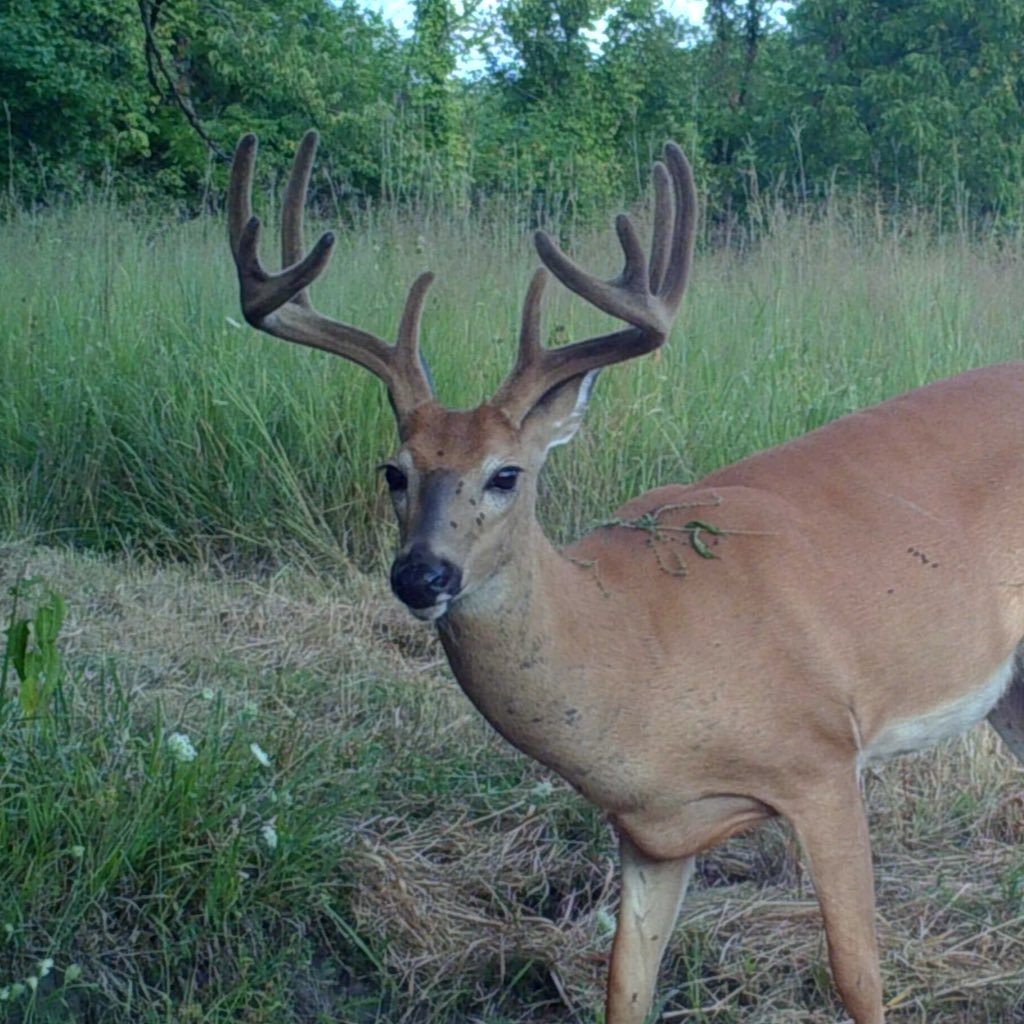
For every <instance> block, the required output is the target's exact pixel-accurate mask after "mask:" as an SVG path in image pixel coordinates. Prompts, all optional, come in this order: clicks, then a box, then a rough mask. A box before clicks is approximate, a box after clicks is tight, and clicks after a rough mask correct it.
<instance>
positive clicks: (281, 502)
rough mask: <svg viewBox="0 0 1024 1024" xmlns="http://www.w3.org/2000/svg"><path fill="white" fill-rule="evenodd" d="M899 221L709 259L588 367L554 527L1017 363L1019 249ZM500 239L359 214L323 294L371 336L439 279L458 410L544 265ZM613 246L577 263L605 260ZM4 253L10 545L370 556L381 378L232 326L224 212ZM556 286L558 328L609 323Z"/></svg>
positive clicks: (79, 223) (378, 492) (788, 222)
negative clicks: (886, 400) (958, 375)
mask: <svg viewBox="0 0 1024 1024" xmlns="http://www.w3.org/2000/svg"><path fill="white" fill-rule="evenodd" d="M907 234H908V232H906V231H904V232H903V233H902V234H901V233H900V232H898V231H897V230H896V229H895V228H891V227H890V228H888V229H887V228H885V227H884V226H880V225H877V224H875V223H874V222H867V223H865V222H862V221H858V220H857V219H855V218H854V217H852V216H848V217H840V216H839V215H833V216H831V217H829V218H825V219H824V220H821V221H814V220H812V219H810V218H808V217H793V216H787V215H785V214H783V213H780V214H778V215H777V217H776V223H775V225H774V228H773V231H772V233H771V235H770V236H769V237H768V238H767V240H765V241H763V242H762V243H761V244H759V245H758V246H755V247H752V248H750V249H749V250H746V251H741V252H739V253H736V252H731V253H723V252H718V253H712V254H709V255H705V256H704V257H702V258H701V260H700V261H699V264H698V268H697V272H696V275H695V280H694V282H693V287H692V294H691V295H690V296H688V298H687V300H686V302H685V304H684V310H683V314H682V316H681V319H680V323H679V326H678V328H677V331H676V337H675V338H674V339H673V342H672V344H671V346H670V347H668V348H667V349H666V350H665V351H664V352H663V354H662V355H661V357H660V358H657V357H656V358H653V359H649V360H646V361H642V362H640V363H637V364H636V365H629V366H622V367H616V368H614V369H612V370H609V371H608V372H607V373H606V374H604V378H603V380H602V381H601V384H600V386H599V389H598V395H597V399H596V403H595V407H594V408H593V409H592V410H591V412H590V414H589V416H588V423H587V428H586V433H585V435H584V436H582V437H581V438H579V439H578V440H577V442H576V443H574V445H572V446H570V447H569V448H567V449H566V450H564V451H560V452H558V453H556V456H557V457H556V458H554V459H553V460H552V466H551V472H550V474H549V495H550V500H548V501H547V502H546V503H545V505H544V509H545V515H546V516H547V521H548V524H549V525H550V527H551V528H552V529H553V531H554V532H555V533H556V534H557V535H559V536H562V537H565V536H570V535H573V534H576V533H578V532H579V530H580V529H581V528H583V527H584V526H585V525H586V524H589V523H591V522H593V521H595V520H596V519H599V518H602V517H605V516H607V514H608V512H609V510H611V509H612V508H614V507H615V506H616V505H617V504H619V503H620V502H621V501H623V500H625V499H626V498H628V497H631V496H632V495H634V494H636V493H639V492H640V491H642V490H644V489H646V488H647V487H649V486H651V485H652V484H656V483H664V482H666V481H668V480H680V479H690V478H694V477H696V476H699V475H702V474H703V473H706V472H707V471H709V470H710V469H712V468H715V467H717V466H720V465H722V464H724V463H726V462H729V461H732V460H734V459H736V458H738V457H739V456H741V455H743V454H746V453H747V452H749V451H750V450H752V449H756V448H760V447H765V446H767V445H771V444H774V443H777V442H779V441H781V440H783V439H785V438H787V437H790V436H793V435H794V434H799V433H802V432H803V431H805V430H807V429H808V428H810V427H812V426H816V425H818V424H819V423H821V422H823V421H825V420H827V419H831V418H833V417H835V416H837V415H839V414H841V413H843V412H847V411H849V410H851V409H854V408H857V407H860V406H863V405H867V404H870V403H872V402H874V401H877V400H878V399H880V398H882V397H885V396H886V395H889V394H892V393H896V392H899V391H902V390H906V389H907V388H909V387H911V386H914V385H916V384H919V383H922V382H923V381H926V380H929V379H933V378H936V377H941V376H944V375H946V374H949V373H952V372H955V371H956V370H959V369H962V368H964V367H966V366H969V365H975V364H979V363H990V362H995V361H998V360H1000V359H1005V358H1011V357H1016V356H1019V355H1020V352H1021V341H1020V329H1019V325H1020V323H1021V322H1022V321H1024V291H1022V289H1021V288H1020V287H1019V280H1020V278H1021V270H1022V251H1024V250H1022V248H1021V246H1020V245H1019V244H1017V243H1016V242H1012V241H1011V242H1007V241H1000V240H998V239H992V238H990V239H983V240H980V241H972V240H970V239H965V238H953V239H939V240H935V239H933V238H930V237H929V236H928V235H927V232H925V231H924V229H923V228H922V229H921V230H920V232H919V233H918V234H909V237H904V235H907ZM511 235H512V232H511V231H510V230H509V228H508V227H507V226H504V225H502V224H500V223H499V222H497V221H495V222H487V221H474V220H472V219H469V218H468V217H462V216H456V217H453V218H452V219H451V220H450V221H443V220H439V219H434V220H431V219H427V218H425V219H424V220H423V221H422V222H417V221H414V220H409V219H408V218H405V219H403V218H400V217H399V216H398V215H397V214H391V215H387V216H386V215H384V214H380V215H378V216H372V217H371V216H367V218H366V219H365V221H364V222H362V223H359V224H357V225H355V226H353V228H352V229H351V231H349V232H348V233H346V234H345V235H344V238H343V241H342V242H341V243H340V244H339V249H340V250H341V251H339V252H338V253H337V255H336V256H335V260H334V264H333V266H332V267H331V268H330V269H329V270H328V272H327V274H326V275H325V279H324V281H323V282H322V284H321V285H320V286H319V289H318V292H317V301H318V302H319V304H320V305H321V306H322V307H323V308H324V309H325V310H326V311H328V312H331V313H334V314H335V315H340V316H344V317H345V318H347V319H349V320H350V321H352V322H355V323H358V324H360V325H361V326H364V327H366V328H367V329H369V330H372V331H375V332H377V333H379V334H381V335H383V336H385V337H389V336H391V335H392V334H393V332H394V330H395V327H396V322H397V318H398V315H399V312H400V310H401V303H402V300H403V298H404V292H405V289H406V287H407V286H408V284H409V283H410V282H411V281H412V279H413V278H414V277H415V275H416V274H417V273H418V272H419V271H421V270H422V269H424V268H425V267H433V268H434V269H435V270H436V271H437V272H438V278H439V280H438V283H437V284H436V285H435V286H434V289H433V294H432V297H431V299H430V300H429V302H428V307H427V313H426V323H425V328H424V344H425V347H426V350H427V352H428V354H429V356H430V359H431V362H432V364H433V366H434V371H435V375H436V377H437V380H438V384H439V391H440V394H441V396H442V397H443V398H444V399H445V400H446V401H448V402H449V403H450V404H455V405H460V404H462V405H467V404H475V403H476V402H478V401H479V400H481V399H482V398H483V397H484V396H485V395H487V394H488V393H489V392H490V391H492V390H493V388H494V387H495V386H496V385H497V383H498V382H499V381H500V380H501V378H502V377H503V376H504V374H505V373H506V372H507V370H508V369H509V368H510V367H511V364H512V359H513V350H514V338H515V336H516V332H517V329H518V309H519V304H520V302H521V299H522V296H523V294H524V292H525V284H526V281H527V279H528V277H529V273H530V270H531V267H532V265H533V262H534V258H533V257H531V255H530V253H529V247H528V242H527V239H526V238H525V236H524V237H519V238H517V239H516V241H515V243H514V244H513V241H512V238H511ZM611 235H612V233H611V231H606V232H603V233H601V234H600V235H599V236H594V237H590V238H584V239H581V240H580V241H579V244H578V246H577V247H576V248H577V249H578V250H579V251H580V252H581V253H582V255H583V258H584V259H585V260H586V262H587V263H588V264H589V265H592V266H594V267H596V268H602V267H606V268H608V269H609V270H611V269H613V265H614V264H613V255H612V254H613V241H612V237H611ZM268 248H269V247H268ZM268 258H271V257H269V254H268ZM0 261H2V262H3V265H4V266H5V267H7V268H9V269H8V287H9V293H10V295H11V296H12V297H13V298H12V301H10V302H8V303H5V304H3V305H2V307H0V337H3V338H4V344H3V346H2V347H0V380H2V381H3V385H2V387H0V531H2V532H3V533H4V534H6V535H9V536H34V537H37V538H41V539H46V540H48V541H56V542H62V543H72V544H76V545H86V546H89V547H91V548H99V549H104V550H128V551H139V552H144V553H149V554H154V555H159V556H167V555H170V556H173V557H183V558H187V559H190V560H196V559H211V558H212V559H214V560H217V561H221V562H232V563H234V562H247V563H252V562H253V561H254V560H264V561H266V560H270V561H272V562H277V563H280V562H283V561H287V560H289V559H292V558H294V557H295V556H296V555H297V554H300V553H301V554H302V556H303V557H305V558H307V559H311V560H313V561H314V562H315V563H316V564H328V565H336V564H339V563H344V562H346V561H348V560H349V559H354V560H355V561H356V562H357V563H359V564H363V565H365V564H368V563H370V562H373V561H374V560H375V559H378V558H379V554H380V552H381V551H382V550H386V548H387V546H388V540H387V533H386V531H383V530H382V527H381V525H380V524H381V522H382V521H386V520H387V516H388V514H387V511H386V500H385V498H384V496H383V494H382V489H381V487H380V486H379V484H378V482H377V480H376V474H375V468H374V467H375V466H376V465H378V464H379V463H380V462H381V461H382V460H383V459H384V458H386V457H387V456H388V455H389V454H390V450H391V446H392V444H393V443H394V441H393V426H392V423H391V414H390V410H389V409H388V407H387V402H386V400H385V399H384V396H383V395H382V393H381V392H382V390H383V389H382V388H381V386H380V385H379V383H378V382H377V381H375V380H373V379H372V378H371V377H370V376H369V375H368V374H366V373H365V372H363V371H361V370H359V369H358V368H357V367H354V366H350V365H348V364H345V363H344V362H343V361H342V360H338V359H332V358H331V357H329V356H327V355H325V354H323V353H318V352H310V351H308V350H299V349H296V348H295V347H293V346H289V345H283V344H279V343H276V342H274V341H273V340H272V339H268V338H266V337H265V336H260V335H258V334H256V333H254V332H252V331H250V330H249V329H248V328H242V327H239V326H237V321H238V319H239V313H238V309H237V299H236V295H235V292H236V288H235V285H234V283H233V281H232V279H231V273H232V270H231V267H230V265H229V263H230V261H229V259H228V256H227V247H226V243H225V240H224V237H223V229H222V227H221V226H220V225H219V224H217V223H214V222H212V221H209V220H199V221H194V222H191V223H187V224H176V225H166V224H163V225H161V224H153V223H149V222H147V221H145V220H144V219H139V218H132V217H130V216H126V215H125V214H124V212H123V211H119V210H117V209H116V208H111V207H105V206H97V207H92V208H87V209H78V210H73V211H58V212H56V213H47V214H39V215H35V216H28V215H25V216H23V217H22V218H21V219H19V220H17V221H15V222H13V223H9V224H6V225H4V226H3V229H2V230H0ZM55 283H56V284H55ZM58 285H59V286H58ZM551 292H552V293H553V295H552V301H551V302H550V304H549V306H550V308H549V312H548V317H547V320H546V326H547V331H548V334H549V336H550V337H551V338H552V339H554V340H556V341H557V340H564V339H567V338H574V337H580V336H585V335H586V334H587V333H590V332H593V331H596V330H598V329H601V328H602V327H603V326H604V325H603V323H602V321H601V318H600V315H599V314H596V313H594V314H592V313H591V312H590V311H589V310H587V309H585V308H582V307H581V305H580V304H577V303H572V302H570V301H569V300H568V299H566V297H565V296H564V295H561V294H559V289H555V288H553V289H551Z"/></svg>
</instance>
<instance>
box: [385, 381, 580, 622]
mask: <svg viewBox="0 0 1024 1024" xmlns="http://www.w3.org/2000/svg"><path fill="white" fill-rule="evenodd" d="M596 376H597V374H596V372H592V373H589V374H585V375H583V376H581V377H577V378H574V379H572V380H570V381H567V382H565V383H563V384H561V385H559V386H557V387H555V388H552V389H551V391H550V392H548V393H547V394H545V395H544V396H542V397H541V399H540V400H539V401H537V402H536V403H535V404H534V405H533V406H532V407H531V408H530V409H529V410H528V412H527V414H526V416H525V417H523V419H522V422H520V423H516V422H514V420H513V419H512V417H511V416H510V414H509V411H508V410H506V409H503V408H501V407H500V406H498V405H495V404H493V403H486V404H484V405H481V406H479V407H478V408H476V409H472V410H469V411H453V410H448V409H444V408H442V407H441V406H439V405H437V404H435V403H427V404H424V405H421V406H419V407H418V408H417V409H415V410H414V411H413V413H412V415H411V416H410V417H408V419H407V420H406V421H405V422H404V423H403V424H402V433H403V435H404V436H405V438H406V440H405V443H404V444H403V445H402V447H401V448H400V449H399V450H398V452H397V453H396V454H395V456H394V457H393V458H392V459H391V460H390V461H389V462H388V463H386V464H385V465H384V467H383V472H384V478H385V481H386V483H387V486H388V489H389V490H390V492H391V500H392V504H393V505H394V509H395V515H396V516H397V518H398V526H399V531H400V547H399V551H398V554H397V555H396V557H395V560H394V562H393V563H392V566H391V587H392V589H393V590H394V592H395V595H396V596H397V597H398V598H399V600H401V601H402V602H403V603H404V604H405V605H406V606H407V607H408V608H409V610H410V611H411V612H412V613H413V615H415V616H417V618H421V619H425V620H434V619H438V618H440V617H441V616H442V615H444V614H445V612H447V611H448V609H449V607H450V605H451V604H452V602H454V601H457V600H459V599H460V598H462V597H464V596H466V595H468V594H470V593H472V592H474V591H476V590H477V589H479V588H480V587H482V586H483V585H484V584H486V583H487V582H488V581H493V580H495V579H496V578H499V577H500V576H501V573H502V571H503V570H504V569H505V568H506V567H507V566H508V565H509V564H510V563H511V562H513V561H514V560H515V559H516V558H517V557H518V556H519V555H521V554H522V553H523V552H524V551H525V550H526V549H527V548H528V537H529V527H530V524H532V523H533V521H534V508H535V506H536V500H537V479H538V476H539V474H540V471H541V468H542V467H543V464H544V461H545V458H546V456H547V453H548V451H549V450H550V449H551V448H552V447H553V446H554V445H556V444H563V443H565V442H566V441H568V440H569V439H570V438H571V437H572V436H573V434H574V433H575V432H576V429H577V428H578V426H579V423H580V421H581V419H582V416H583V412H584V410H585V408H586V403H587V398H588V396H589V394H590V390H591V385H592V382H593V380H594V378H595V377H596Z"/></svg>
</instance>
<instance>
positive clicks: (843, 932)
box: [786, 767, 884, 1024]
mask: <svg viewBox="0 0 1024 1024" xmlns="http://www.w3.org/2000/svg"><path fill="white" fill-rule="evenodd" d="M834 781H835V784H834V785H833V786H830V787H826V788H823V789H820V790H817V791H815V792H814V793H812V794H810V795H809V796H808V798H807V799H805V800H804V801H803V802H802V803H801V804H800V805H799V807H797V808H796V809H795V811H794V812H793V813H790V812H789V811H787V812H786V816H787V817H788V818H789V820H790V821H791V822H792V824H793V827H794V828H795V829H796V833H797V837H798V838H799V840H800V844H801V846H802V847H803V851H804V856H805V858H806V861H807V866H808V868H809V870H810V874H811V877H812V879H813V880H814V888H815V892H816V893H817V897H818V903H819V904H820V906H821V915H822V918H823V920H824V923H825V937H826V939H827V941H828V953H829V961H830V963H831V965H832V976H833V979H834V981H835V985H836V988H837V989H838V991H839V995H840V997H841V998H842V1000H843V1004H844V1005H845V1006H846V1009H847V1011H848V1012H849V1014H850V1016H851V1017H852V1018H853V1021H854V1024H882V1022H883V1021H884V1013H883V1010H882V981H881V971H880V969H879V964H878V941H877V939H876V936H875V894H874V876H873V872H872V867H871V843H870V838H869V836H868V826H867V818H866V816H865V813H864V804H863V801H862V799H861V795H860V786H859V784H858V781H857V776H856V773H855V772H854V770H853V769H852V767H851V769H850V771H849V775H848V777H847V778H844V779H842V780H834Z"/></svg>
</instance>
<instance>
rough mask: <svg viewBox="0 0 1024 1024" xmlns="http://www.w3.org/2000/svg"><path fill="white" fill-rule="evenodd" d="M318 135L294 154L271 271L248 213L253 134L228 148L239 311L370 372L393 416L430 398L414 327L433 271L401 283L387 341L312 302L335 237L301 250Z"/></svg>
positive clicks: (230, 230)
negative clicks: (395, 325) (404, 286)
mask: <svg viewBox="0 0 1024 1024" xmlns="http://www.w3.org/2000/svg"><path fill="white" fill-rule="evenodd" d="M318 142H319V136H318V135H317V133H316V132H315V131H310V132H307V133H306V135H305V137H304V138H303V140H302V143H301V144H300V146H299V149H298V152H297V153H296V154H295V163H294V165H293V167H292V173H291V176H290V177H289V179H288V187H287V189H286V191H285V198H284V207H283V209H282V211H281V264H282V268H283V269H282V270H280V271H279V272H278V273H270V272H268V271H267V270H265V269H264V268H263V265H262V264H261V263H260V257H259V241H260V220H259V218H258V217H254V216H253V213H252V172H253V165H254V164H255V161H256V136H255V135H244V136H242V138H241V140H240V141H239V143H238V146H237V148H236V149H235V159H234V162H233V163H232V165H231V184H230V186H229V189H228V238H229V241H230V243H231V252H232V254H233V255H234V257H235V266H236V267H237V268H238V283H239V287H240V291H241V300H242V313H243V314H244V316H245V319H246V320H247V321H248V322H249V323H250V324H252V326H253V327H256V328H258V329H259V330H261V331H266V333H267V334H272V335H274V336H275V337H277V338H283V339H284V340H285V341H294V342H297V343H298V344H300V345H309V346H310V347H311V348H319V349H323V350H324V351H325V352H333V353H334V354H335V355H339V356H343V357H344V358H345V359H350V360H351V361H352V362H354V363H358V364H359V365H360V366H363V367H365V368H366V369H367V370H369V371H370V372H371V373H373V374H376V376H378V377H380V379H381V380H383V381H384V383H385V384H386V385H387V387H388V392H389V394H390V396H391V402H392V405H393V406H394V408H395V412H396V414H397V415H398V418H399V420H401V419H402V417H403V416H404V415H405V414H406V413H408V412H409V411H411V410H412V409H413V408H414V407H415V406H417V405H419V404H420V403H421V402H425V401H428V400H429V399H430V398H432V390H431V387H430V382H429V379H428V378H427V375H426V372H425V371H424V368H423V365H422V363H421V360H420V352H419V333H420V316H421V314H422V312H423V302H424V300H425V298H426V294H427V289H428V288H429V287H430V284H431V282H432V281H433V279H434V275H433V274H430V273H426V274H421V275H420V276H419V277H418V278H417V279H416V280H415V281H414V282H413V285H412V287H411V288H410V289H409V295H408V297H407V298H406V301H405V310H404V312H403V314H402V321H401V325H400V327H399V330H398V342H397V344H395V345H389V344H388V343H387V342H385V341H383V340H382V339H381V338H378V337H376V336H375V335H372V334H368V333H367V332H366V331H362V330H360V329H359V328H358V327H352V326H350V325H349V324H345V323H342V322H341V321H339V320H333V319H331V318H330V317H327V316H324V315H323V314H322V313H319V312H317V310H316V309H314V308H313V304H312V303H311V302H310V299H309V291H308V288H309V285H310V284H311V283H312V282H313V281H315V280H316V278H317V277H319V276H320V274H321V272H322V271H323V270H324V268H325V267H326V266H327V264H328V263H329V262H330V259H331V253H332V251H333V249H334V241H335V239H334V235H333V234H332V233H331V232H326V233H325V234H323V235H321V236H320V239H319V241H318V242H317V243H316V245H314V246H313V248H312V249H311V250H310V252H309V253H308V255H307V254H305V253H304V243H303V207H304V206H305V203H306V190H307V188H308V185H309V176H310V172H311V170H312V167H313V158H314V157H315V155H316V148H317V143H318Z"/></svg>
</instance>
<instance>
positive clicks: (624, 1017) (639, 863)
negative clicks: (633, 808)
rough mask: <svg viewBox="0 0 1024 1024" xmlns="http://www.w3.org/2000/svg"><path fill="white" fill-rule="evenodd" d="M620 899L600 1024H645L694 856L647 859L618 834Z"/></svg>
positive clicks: (691, 870) (690, 872)
mask: <svg viewBox="0 0 1024 1024" xmlns="http://www.w3.org/2000/svg"><path fill="white" fill-rule="evenodd" d="M619 847H620V856H621V861H622V896H621V899H620V902H619V920H618V928H617V929H616V932H615V944H614V945H613V946H612V959H611V964H610V965H609V969H608V1002H607V1004H606V1009H605V1024H644V1022H645V1021H646V1020H647V1015H648V1013H649V1012H650V1009H651V1003H652V1002H653V1000H654V986H655V984H656V982H657V978H658V967H659V965H660V964H661V958H662V956H663V954H664V952H665V947H666V945H667V944H668V940H669V938H670V937H671V935H672V928H673V926H674V925H675V922H676V917H677V916H678V914H679V907H680V905H681V904H682V902H683V896H684V895H685V894H686V886H687V884H688V883H689V881H690V876H691V875H692V874H693V857H681V858H679V859H677V860H652V859H651V858H650V857H647V856H645V855H644V854H643V853H641V852H640V850H638V849H637V848H636V846H635V845H634V844H633V843H632V842H631V841H630V840H629V839H628V838H627V837H626V836H625V835H622V836H620V841H619Z"/></svg>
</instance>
